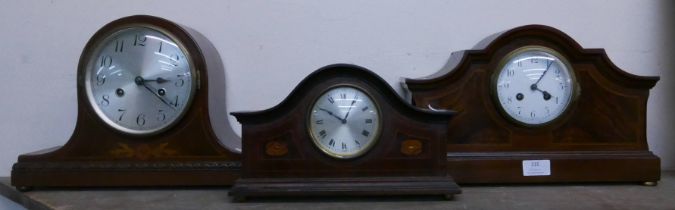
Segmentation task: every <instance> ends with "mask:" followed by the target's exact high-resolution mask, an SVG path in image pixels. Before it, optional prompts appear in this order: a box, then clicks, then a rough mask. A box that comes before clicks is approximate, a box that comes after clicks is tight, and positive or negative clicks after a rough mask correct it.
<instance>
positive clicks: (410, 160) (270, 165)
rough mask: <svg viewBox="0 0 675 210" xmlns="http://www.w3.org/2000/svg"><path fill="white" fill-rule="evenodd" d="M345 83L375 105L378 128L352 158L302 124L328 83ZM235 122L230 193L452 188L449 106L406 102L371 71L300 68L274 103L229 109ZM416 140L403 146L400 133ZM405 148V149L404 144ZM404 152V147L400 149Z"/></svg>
mask: <svg viewBox="0 0 675 210" xmlns="http://www.w3.org/2000/svg"><path fill="white" fill-rule="evenodd" d="M344 84H347V85H352V86H356V87H358V88H360V89H362V90H363V91H364V92H365V93H367V94H368V95H370V96H371V97H372V99H373V101H374V102H375V103H378V104H379V107H380V118H381V120H382V121H381V123H382V125H381V126H382V127H381V130H380V131H381V134H380V136H379V138H378V139H377V140H375V141H376V143H375V145H373V147H371V148H370V150H369V151H367V152H366V153H364V154H363V155H362V156H358V157H355V158H353V159H338V158H334V157H331V156H329V155H327V154H325V153H323V152H322V151H321V149H319V148H318V146H316V145H315V144H314V143H313V141H312V139H311V137H310V133H309V131H308V129H307V125H308V119H309V117H308V115H309V109H310V107H311V106H312V104H313V103H314V99H315V98H317V97H318V96H319V95H321V94H322V93H323V92H324V91H326V90H327V89H330V88H331V87H334V86H335V85H344ZM231 115H233V116H235V117H236V118H237V120H238V121H239V122H241V124H242V143H243V145H242V146H243V148H242V151H243V152H242V159H243V160H242V175H241V179H239V180H237V181H236V183H235V185H234V186H233V187H232V189H231V190H230V195H231V196H234V198H235V200H242V199H244V198H246V197H255V196H301V195H302V196H321V195H349V196H355V195H396V194H435V195H445V196H446V197H449V198H451V197H452V195H454V194H458V193H460V192H461V191H460V189H459V187H458V186H457V185H456V184H455V183H454V181H453V180H452V178H451V177H450V176H448V175H447V171H448V170H447V169H446V157H445V154H446V153H445V148H444V147H443V145H444V139H445V136H446V135H447V133H448V132H452V131H448V130H447V129H446V128H447V125H448V122H449V120H450V119H451V117H452V116H453V115H454V112H452V111H439V112H431V111H428V110H422V109H418V108H415V107H413V106H411V105H410V104H409V103H406V102H405V101H404V100H403V99H402V98H401V97H400V96H399V95H398V94H396V93H395V92H394V90H393V89H392V88H391V87H390V86H389V85H388V84H387V83H386V82H385V81H384V80H383V79H382V78H380V77H379V76H377V75H375V74H374V73H372V72H371V71H369V70H367V69H365V68H361V67H358V66H354V65H348V64H335V65H330V66H326V67H324V68H321V69H319V70H317V71H315V72H314V73H312V74H310V75H309V76H307V77H306V78H305V79H304V80H302V82H300V84H299V85H298V86H297V87H296V88H295V89H294V90H293V91H292V92H291V93H290V95H289V96H288V97H287V98H286V99H285V100H283V101H282V102H281V103H280V104H278V105H276V106H274V107H272V108H270V109H267V110H263V111H256V112H234V113H231ZM406 140H411V141H418V142H419V143H420V145H421V146H420V147H416V148H415V146H413V147H410V148H409V147H404V143H403V142H404V141H406ZM407 149H412V151H409V150H407ZM406 153H407V154H408V155H406Z"/></svg>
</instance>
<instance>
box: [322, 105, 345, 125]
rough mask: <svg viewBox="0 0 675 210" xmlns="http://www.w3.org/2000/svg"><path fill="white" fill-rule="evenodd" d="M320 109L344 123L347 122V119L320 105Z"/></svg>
mask: <svg viewBox="0 0 675 210" xmlns="http://www.w3.org/2000/svg"><path fill="white" fill-rule="evenodd" d="M319 110H321V111H324V112H326V113H328V114H329V115H330V116H333V117H335V118H337V119H338V120H340V122H342V124H345V123H347V120H345V119H342V118H340V117H338V116H337V115H335V114H333V112H331V111H328V110H327V109H324V108H320V107H319Z"/></svg>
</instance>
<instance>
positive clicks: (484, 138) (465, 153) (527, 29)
mask: <svg viewBox="0 0 675 210" xmlns="http://www.w3.org/2000/svg"><path fill="white" fill-rule="evenodd" d="M529 45H536V46H543V47H547V48H550V49H553V50H556V51H557V52H559V53H560V54H561V55H562V56H564V57H565V58H567V60H568V61H569V62H570V63H571V67H572V69H573V72H574V74H575V75H576V79H577V81H578V86H579V87H580V89H581V92H580V95H579V97H578V98H577V99H576V100H575V101H573V102H572V103H571V105H570V107H569V108H570V110H569V111H568V112H567V113H566V114H564V115H563V116H561V117H562V118H561V119H560V120H557V121H556V122H555V123H552V124H550V125H546V126H543V127H539V128H528V127H524V126H519V125H517V124H515V123H512V122H511V121H509V120H508V119H507V118H506V117H505V116H503V115H502V114H501V113H500V112H499V111H498V104H497V103H498V102H497V101H496V100H495V99H494V97H492V96H491V90H490V87H491V85H490V84H491V78H492V75H493V74H495V72H497V71H498V69H497V68H498V67H497V66H498V63H499V62H500V60H501V59H502V58H503V57H504V56H505V55H506V54H508V53H509V52H511V51H513V50H515V49H517V48H520V47H523V46H529ZM450 60H451V62H449V63H448V65H447V67H446V68H444V69H443V70H442V71H439V72H438V73H436V74H434V75H431V76H428V77H425V78H421V79H406V80H405V84H404V86H406V87H407V89H408V90H409V91H410V92H411V96H412V101H413V103H414V104H415V105H416V106H418V107H421V108H427V107H433V108H441V109H453V110H456V111H457V116H456V117H455V118H454V120H453V121H452V122H450V124H449V125H448V127H447V129H448V130H449V131H452V132H448V135H447V136H446V141H447V152H448V160H447V161H448V170H449V173H450V174H451V175H452V176H453V177H454V178H455V180H457V182H459V183H536V182H596V181H598V182H600V181H602V182H605V181H609V182H613V181H631V182H632V181H636V182H655V181H657V180H659V178H660V165H659V158H658V157H657V156H655V155H654V154H652V153H651V152H650V151H649V148H648V146H647V138H646V111H647V98H648V96H649V89H650V88H652V87H654V85H655V84H656V82H657V81H658V80H659V77H641V76H636V75H632V74H629V73H627V72H625V71H623V70H621V69H619V68H618V67H617V66H615V65H614V64H613V63H612V62H611V61H610V60H609V58H608V57H607V54H606V53H605V51H604V50H603V49H584V48H582V47H581V46H580V45H579V44H578V43H577V42H575V41H574V40H573V39H572V38H570V37H569V36H567V35H566V34H564V33H563V32H561V31H559V30H557V29H554V28H551V27H548V26H542V25H528V26H522V27H518V28H514V29H511V30H508V31H506V32H502V33H499V34H496V35H494V36H491V37H489V38H488V39H486V40H485V41H484V42H481V43H480V44H479V46H478V47H477V48H476V49H474V50H466V51H461V52H459V53H454V55H453V56H452V58H451V59H450ZM545 159H547V160H550V161H551V175H550V176H528V177H525V176H523V171H522V166H521V164H522V162H521V161H522V160H545Z"/></svg>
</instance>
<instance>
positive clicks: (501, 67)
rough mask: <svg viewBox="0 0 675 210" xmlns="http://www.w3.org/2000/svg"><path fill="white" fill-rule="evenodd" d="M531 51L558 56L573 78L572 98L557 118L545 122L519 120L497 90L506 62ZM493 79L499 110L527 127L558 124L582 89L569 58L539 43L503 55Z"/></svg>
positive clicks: (492, 89)
mask: <svg viewBox="0 0 675 210" xmlns="http://www.w3.org/2000/svg"><path fill="white" fill-rule="evenodd" d="M529 51H540V52H544V53H548V54H550V55H552V56H554V57H556V58H557V59H558V60H560V62H561V63H562V64H563V65H565V67H566V68H567V72H568V74H569V77H570V80H571V81H570V88H572V90H571V93H570V94H571V95H570V99H569V100H568V101H567V103H566V104H565V105H564V107H563V111H561V112H560V114H559V115H558V116H556V117H555V118H553V119H551V120H549V121H546V122H543V123H528V122H524V121H521V120H518V119H516V118H515V117H513V116H511V114H509V112H508V111H506V108H505V107H504V106H502V104H501V100H500V98H499V94H498V91H497V89H498V83H499V81H498V80H499V75H500V74H501V73H502V72H503V71H504V70H505V68H504V67H506V64H508V62H509V61H510V60H511V59H513V58H514V57H516V56H518V55H520V54H522V53H525V52H529ZM491 81H492V82H491V87H490V90H491V91H490V94H491V95H492V99H493V101H494V104H495V106H496V108H497V110H498V111H499V113H500V114H501V115H502V116H505V117H506V118H507V119H508V120H509V121H510V122H512V123H515V124H517V125H519V126H521V127H527V128H541V127H547V126H551V125H553V124H556V123H557V122H559V121H560V120H561V119H563V118H564V116H566V115H567V114H568V113H569V112H570V110H571V107H572V105H574V104H575V103H576V101H577V99H578V97H579V95H580V92H581V89H580V88H579V84H578V82H577V80H576V76H575V74H574V69H573V68H572V66H571V65H570V62H569V61H568V60H567V58H565V56H563V55H562V54H561V53H559V52H558V51H556V50H554V49H551V48H548V47H544V46H539V45H528V46H523V47H519V48H517V49H515V50H512V51H511V52H509V53H508V54H506V55H505V56H504V57H502V58H501V60H500V61H499V63H498V64H497V68H495V70H494V71H493V73H492V76H491Z"/></svg>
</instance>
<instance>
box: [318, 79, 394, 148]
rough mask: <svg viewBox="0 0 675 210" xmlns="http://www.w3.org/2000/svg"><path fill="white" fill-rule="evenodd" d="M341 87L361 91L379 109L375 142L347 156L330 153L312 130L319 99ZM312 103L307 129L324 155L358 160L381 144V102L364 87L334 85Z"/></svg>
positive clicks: (343, 84)
mask: <svg viewBox="0 0 675 210" xmlns="http://www.w3.org/2000/svg"><path fill="white" fill-rule="evenodd" d="M340 87H351V88H354V89H356V90H359V91H361V92H363V93H364V94H365V95H366V96H368V98H369V99H370V100H371V101H372V102H373V104H375V107H376V108H377V121H378V125H377V128H376V129H377V130H376V132H374V133H375V135H373V140H372V141H371V142H369V144H367V145H366V146H365V147H362V148H361V150H359V151H358V152H356V153H353V154H347V155H344V154H338V153H335V152H333V151H330V150H329V149H328V148H326V147H325V146H324V145H323V144H321V143H320V140H319V138H317V137H316V136H314V133H313V132H312V130H311V129H312V127H311V122H312V121H311V120H310V119H311V117H312V110H313V108H314V106H315V105H316V104H317V102H318V100H319V98H321V96H323V95H324V94H325V93H327V92H328V91H331V90H333V89H336V88H340ZM312 101H314V103H312V105H311V106H309V108H308V109H307V118H306V122H307V123H306V126H305V127H306V128H307V129H306V130H307V132H308V133H309V136H310V138H311V139H312V143H314V146H316V147H317V148H318V149H319V150H321V151H322V152H323V153H324V154H326V155H328V156H330V157H333V158H337V159H343V160H347V159H354V158H357V157H360V156H363V155H364V154H366V153H367V152H368V151H370V150H371V149H372V148H373V147H374V146H375V145H376V144H377V143H378V142H379V139H380V134H381V133H382V124H383V121H382V112H381V111H382V109H381V107H380V104H379V102H378V101H377V100H374V97H373V95H372V94H371V93H370V92H369V91H367V90H366V89H365V88H362V87H360V86H358V85H355V84H352V83H338V84H334V85H331V86H329V87H327V88H325V89H324V90H323V91H321V93H320V94H318V95H317V96H316V97H315V98H314V99H313V100H312Z"/></svg>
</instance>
